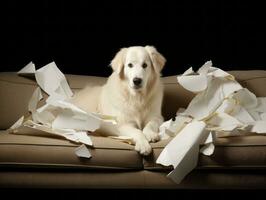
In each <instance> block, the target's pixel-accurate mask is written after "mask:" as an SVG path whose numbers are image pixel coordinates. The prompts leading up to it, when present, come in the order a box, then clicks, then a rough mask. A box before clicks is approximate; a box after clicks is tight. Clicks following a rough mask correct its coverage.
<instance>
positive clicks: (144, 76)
mask: <svg viewBox="0 0 266 200" xmlns="http://www.w3.org/2000/svg"><path fill="white" fill-rule="evenodd" d="M165 62H166V60H165V58H164V57H163V56H162V55H161V54H160V53H159V52H158V51H157V50H156V49H155V47H153V46H145V47H141V46H135V47H129V48H122V49H121V50H120V51H119V52H118V53H117V54H116V55H115V57H114V59H113V60H112V62H111V67H112V68H113V71H114V72H115V73H116V74H117V75H118V76H119V77H120V78H121V79H125V80H127V82H128V85H129V87H130V88H131V89H134V90H136V91H137V90H141V89H143V88H146V85H147V83H148V81H149V79H150V78H151V77H152V76H153V75H156V76H160V72H161V70H162V69H163V67H164V64H165Z"/></svg>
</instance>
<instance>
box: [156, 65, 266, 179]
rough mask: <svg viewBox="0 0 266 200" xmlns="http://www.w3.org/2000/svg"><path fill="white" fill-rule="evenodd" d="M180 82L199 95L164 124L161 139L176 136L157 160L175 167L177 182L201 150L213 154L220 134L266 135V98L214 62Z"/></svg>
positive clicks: (188, 170)
mask: <svg viewBox="0 0 266 200" xmlns="http://www.w3.org/2000/svg"><path fill="white" fill-rule="evenodd" d="M177 81H178V83H179V84H180V85H181V86H182V87H184V88H185V89H187V90H189V91H191V92H193V93H196V96H195V97H194V98H193V99H192V101H191V102H190V103H189V105H188V107H187V108H186V109H182V111H180V110H179V111H177V114H176V115H177V116H176V117H175V120H172V119H171V120H169V121H166V122H164V123H163V124H162V125H161V126H160V133H159V134H160V138H161V139H167V138H169V137H174V138H173V139H172V140H171V141H170V142H169V144H168V145H167V146H166V147H165V148H164V149H163V151H162V153H161V154H160V155H159V157H158V159H157V161H156V163H159V164H162V165H165V166H169V165H172V166H173V167H174V170H173V171H172V172H171V173H169V174H168V177H170V178H171V179H172V180H173V181H174V182H176V183H180V182H181V181H182V179H183V178H184V177H185V176H186V175H187V174H188V173H189V172H190V171H191V170H193V169H194V168H195V167H196V165H197V159H198V153H199V152H200V153H202V154H204V155H206V156H210V155H212V154H213V152H214V150H215V145H214V144H215V138H216V137H228V136H239V135H245V134H248V133H250V132H254V133H259V134H263V133H264V134H266V120H265V116H266V98H265V97H256V96H255V95H254V94H253V93H252V92H250V91H249V90H248V89H246V88H243V87H242V86H241V85H240V84H239V83H238V82H237V81H236V80H235V78H234V76H232V75H231V74H229V73H227V72H225V71H223V70H221V69H219V68H216V67H213V66H212V62H211V61H208V62H206V63H205V64H204V65H203V66H202V67H201V68H200V69H199V70H198V71H197V72H194V71H193V69H192V68H189V69H188V70H186V71H185V72H184V73H183V74H182V75H181V76H178V77H177ZM206 134H207V135H206ZM200 145H203V146H202V147H201V148H200Z"/></svg>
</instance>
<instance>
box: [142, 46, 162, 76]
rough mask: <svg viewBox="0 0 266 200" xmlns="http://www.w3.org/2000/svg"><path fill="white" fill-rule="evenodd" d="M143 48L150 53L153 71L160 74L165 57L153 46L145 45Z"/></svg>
mask: <svg viewBox="0 0 266 200" xmlns="http://www.w3.org/2000/svg"><path fill="white" fill-rule="evenodd" d="M145 49H146V50H147V51H148V53H149V55H150V58H151V61H152V64H153V66H154V69H155V72H156V73H158V74H160V72H161V71H162V69H163V67H164V65H165V62H166V59H165V58H164V57H163V55H162V54H160V53H159V52H158V51H157V50H156V48H155V47H153V46H145Z"/></svg>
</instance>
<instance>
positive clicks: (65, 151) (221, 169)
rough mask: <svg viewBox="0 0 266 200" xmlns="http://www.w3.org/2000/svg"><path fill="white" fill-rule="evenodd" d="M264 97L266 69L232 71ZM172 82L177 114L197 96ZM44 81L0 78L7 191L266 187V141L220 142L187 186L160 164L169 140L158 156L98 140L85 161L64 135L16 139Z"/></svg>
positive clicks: (87, 79)
mask: <svg viewBox="0 0 266 200" xmlns="http://www.w3.org/2000/svg"><path fill="white" fill-rule="evenodd" d="M230 73H232V74H233V75H234V76H235V77H236V78H237V80H238V81H239V82H240V83H241V84H242V85H243V86H244V87H247V88H248V89H250V90H251V91H252V92H254V93H255V94H256V95H257V96H258V97H260V96H266V71H256V70H254V71H231V72H230ZM67 79H68V81H69V84H70V86H71V88H72V89H73V90H74V91H75V90H79V89H80V88H82V87H83V86H84V85H85V84H91V85H96V84H97V85H101V84H104V82H105V81H106V78H103V77H91V76H79V75H67ZM162 80H163V82H164V85H165V95H164V102H163V115H164V117H165V119H169V118H171V117H173V116H175V112H176V110H177V109H178V108H179V107H186V106H187V104H188V103H189V101H190V100H191V99H192V97H193V94H191V93H189V92H187V91H186V90H184V89H183V88H182V87H181V86H180V85H178V83H177V81H176V76H171V77H164V78H162ZM35 88H36V83H35V81H34V80H31V79H28V78H24V77H19V76H18V75H16V73H14V72H2V73H0V130H1V131H0V187H1V188H179V189H184V188H185V189H210V188H213V189H218V188H223V189H226V188H229V189H237V188H247V189H251V188H256V189H259V188H261V189H262V188H263V189H265V188H266V136H264V135H252V136H245V137H242V136H241V137H231V138H219V139H218V140H217V142H216V149H215V152H214V154H213V155H212V156H210V157H208V156H204V155H199V161H198V166H197V168H196V169H194V170H193V171H192V172H191V173H190V174H189V175H188V176H187V177H186V178H185V179H184V180H183V181H182V183H181V184H178V185H177V184H175V183H174V182H172V181H171V180H170V179H168V178H167V177H166V175H167V173H169V172H170V171H171V169H172V167H164V166H161V165H158V164H156V163H155V161H156V158H157V157H158V155H159V154H160V152H161V151H162V149H163V148H164V146H165V145H166V144H167V143H168V142H169V140H164V141H160V142H157V143H152V147H153V153H152V154H151V155H150V156H147V157H143V156H141V155H139V154H138V153H137V152H136V151H134V147H133V146H131V145H129V144H126V143H122V142H120V141H117V140H114V139H111V138H106V137H100V136H92V140H93V144H94V147H93V148H91V149H90V151H91V154H92V158H91V159H85V158H78V157H77V156H76V155H75V154H74V149H75V148H76V147H77V146H78V145H79V144H75V143H71V142H69V141H67V140H65V139H62V138H59V137H58V138H57V137H53V138H52V137H45V136H34V135H15V134H9V133H7V131H5V130H6V129H7V128H9V127H10V126H11V125H12V124H13V123H14V122H15V121H16V120H17V119H18V118H19V117H20V116H21V115H24V114H26V113H27V104H28V101H29V98H30V97H31V95H32V93H33V91H34V89H35Z"/></svg>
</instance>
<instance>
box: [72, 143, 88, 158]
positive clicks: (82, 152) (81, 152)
mask: <svg viewBox="0 0 266 200" xmlns="http://www.w3.org/2000/svg"><path fill="white" fill-rule="evenodd" d="M75 154H76V155H77V156H78V157H81V158H91V154H90V151H89V149H88V148H87V147H86V145H84V144H82V145H80V146H79V147H78V148H76V149H75Z"/></svg>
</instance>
